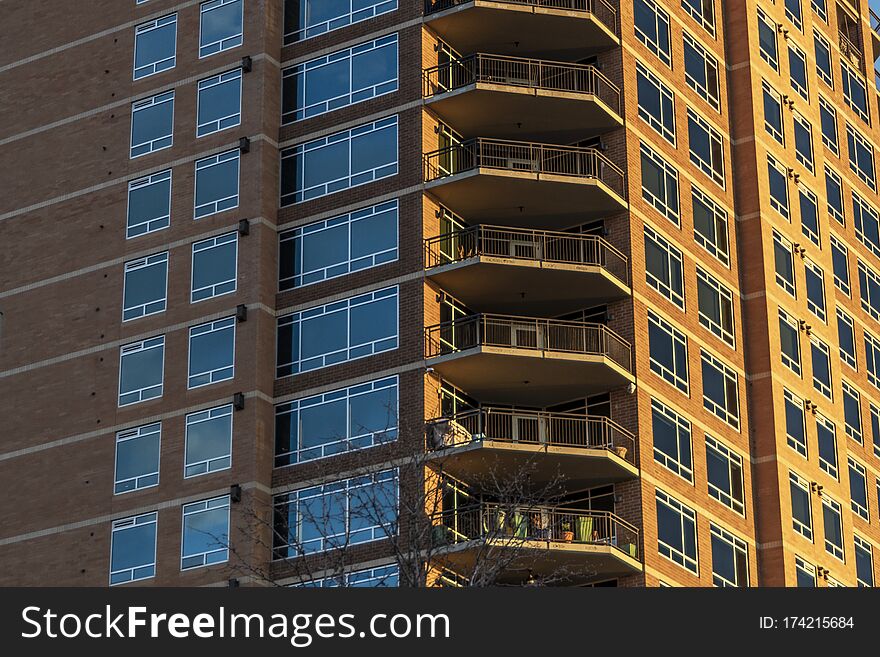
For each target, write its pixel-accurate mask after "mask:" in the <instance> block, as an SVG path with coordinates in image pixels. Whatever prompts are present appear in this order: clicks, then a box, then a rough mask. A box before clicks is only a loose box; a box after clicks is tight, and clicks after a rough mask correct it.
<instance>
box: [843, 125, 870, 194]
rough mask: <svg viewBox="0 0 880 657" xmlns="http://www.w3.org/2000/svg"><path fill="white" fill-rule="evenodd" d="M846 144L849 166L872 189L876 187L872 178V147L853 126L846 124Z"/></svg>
mask: <svg viewBox="0 0 880 657" xmlns="http://www.w3.org/2000/svg"><path fill="white" fill-rule="evenodd" d="M846 144H847V148H848V153H849V168H850V169H851V170H852V172H853V173H854V174H856V175H857V176H858V177H859V178H861V179H862V181H863V182H864V183H865V184H866V185H867V186H868V187H870V188H871V189H872V190H874V189H876V182H875V179H874V147H873V146H871V144H870V142H869V141H868V140H867V139H865V138H864V137H863V136H862V133H860V132H859V131H858V130H856V129H855V128H853V127H852V126H851V125H850V124H849V122H847V124H846Z"/></svg>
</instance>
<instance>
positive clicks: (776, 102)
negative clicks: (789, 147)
mask: <svg viewBox="0 0 880 657" xmlns="http://www.w3.org/2000/svg"><path fill="white" fill-rule="evenodd" d="M761 94H762V97H763V99H764V130H766V131H767V134H769V135H770V136H771V137H773V139H775V140H776V141H778V142H779V143H780V144H782V145H783V146H784V145H785V124H784V123H783V121H782V98H781V97H780V96H779V93H778V92H777V91H776V90H775V89H774V88H773V87H771V86H770V85H769V84H768V83H767V81H766V80H762V81H761Z"/></svg>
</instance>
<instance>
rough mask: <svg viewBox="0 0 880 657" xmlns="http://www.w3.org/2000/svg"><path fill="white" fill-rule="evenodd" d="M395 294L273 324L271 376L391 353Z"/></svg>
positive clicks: (347, 301)
mask: <svg viewBox="0 0 880 657" xmlns="http://www.w3.org/2000/svg"><path fill="white" fill-rule="evenodd" d="M397 315H398V290H397V287H388V288H384V289H382V290H376V291H375V292H369V293H367V294H362V295H359V296H357V297H352V298H349V299H343V300H342V301H336V302H334V303H329V304H326V305H323V306H316V307H313V308H309V309H307V310H302V311H299V312H295V313H293V314H290V315H285V316H284V317H280V318H279V319H278V355H277V376H279V377H284V376H290V375H292V374H298V373H300V372H308V371H309V370H314V369H318V368H321V367H329V366H330V365H335V364H337V363H343V362H345V361H349V360H355V359H357V358H364V357H366V356H370V355H372V354H377V353H381V352H383V351H390V350H392V349H397Z"/></svg>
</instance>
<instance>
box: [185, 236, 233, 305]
mask: <svg viewBox="0 0 880 657" xmlns="http://www.w3.org/2000/svg"><path fill="white" fill-rule="evenodd" d="M237 274H238V233H227V234H226V235H220V236H218V237H212V238H210V239H207V240H202V241H201V242H196V243H195V244H193V246H192V284H191V296H190V300H191V301H192V303H196V302H197V301H204V300H205V299H211V298H213V297H219V296H220V295H222V294H229V293H230V292H235V289H236V279H237Z"/></svg>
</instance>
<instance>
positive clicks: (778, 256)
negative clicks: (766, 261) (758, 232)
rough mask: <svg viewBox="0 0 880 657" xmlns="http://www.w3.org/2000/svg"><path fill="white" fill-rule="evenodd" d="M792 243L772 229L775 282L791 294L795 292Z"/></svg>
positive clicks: (793, 294)
mask: <svg viewBox="0 0 880 657" xmlns="http://www.w3.org/2000/svg"><path fill="white" fill-rule="evenodd" d="M793 249H794V245H793V244H792V243H791V242H789V241H788V240H787V239H785V238H784V237H783V236H782V235H781V234H780V233H778V232H777V231H775V230H774V231H773V259H774V263H775V267H776V282H777V283H778V284H779V286H780V287H781V288H782V289H783V290H785V291H786V292H788V293H789V294H790V295H791V296H796V294H795V278H794V254H793V253H792V250H793Z"/></svg>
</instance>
